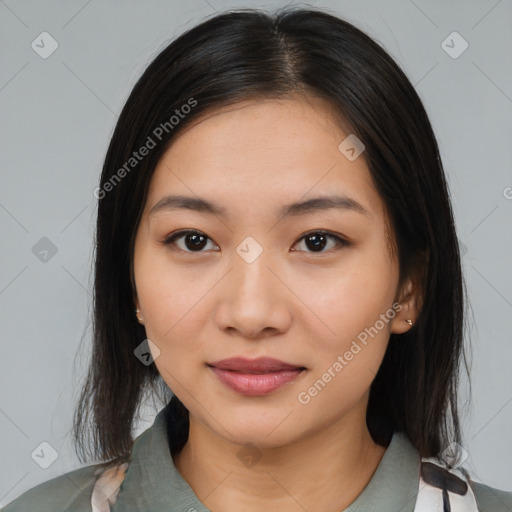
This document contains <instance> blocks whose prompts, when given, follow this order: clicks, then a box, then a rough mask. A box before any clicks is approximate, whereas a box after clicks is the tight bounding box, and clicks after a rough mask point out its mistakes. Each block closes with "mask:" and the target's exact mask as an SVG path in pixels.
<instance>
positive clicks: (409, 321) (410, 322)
mask: <svg viewBox="0 0 512 512" xmlns="http://www.w3.org/2000/svg"><path fill="white" fill-rule="evenodd" d="M404 322H407V323H408V324H409V325H412V320H404Z"/></svg>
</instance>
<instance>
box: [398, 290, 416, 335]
mask: <svg viewBox="0 0 512 512" xmlns="http://www.w3.org/2000/svg"><path fill="white" fill-rule="evenodd" d="M399 304H400V306H401V307H400V309H399V310H398V312H397V314H396V315H395V317H394V318H393V321H392V322H391V332H392V333H394V334H403V333H404V332H407V331H409V330H410V329H411V327H412V326H413V325H414V323H415V321H416V318H417V316H418V310H417V297H416V290H415V288H414V286H413V284H412V281H411V280H407V282H406V284H405V287H404V289H403V293H402V300H401V301H399Z"/></svg>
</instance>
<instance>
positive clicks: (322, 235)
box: [299, 230, 350, 253]
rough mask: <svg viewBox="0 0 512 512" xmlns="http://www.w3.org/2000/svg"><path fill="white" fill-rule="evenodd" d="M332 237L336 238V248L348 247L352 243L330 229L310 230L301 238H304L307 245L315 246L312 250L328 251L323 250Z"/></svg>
mask: <svg viewBox="0 0 512 512" xmlns="http://www.w3.org/2000/svg"><path fill="white" fill-rule="evenodd" d="M328 239H331V240H334V247H333V248H334V249H339V248H341V247H348V246H349V245H350V243H349V242H348V241H347V240H345V239H344V238H341V237H340V236H338V235H335V234H334V233H330V232H329V231H324V230H318V231H310V232H309V233H306V234H305V235H303V236H302V237H301V238H300V239H299V241H300V240H304V243H305V244H306V247H309V248H313V249H314V250H313V251H312V252H317V253H318V252H322V253H323V252H327V251H323V249H324V248H325V246H326V245H327V240H328Z"/></svg>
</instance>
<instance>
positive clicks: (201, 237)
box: [163, 230, 209, 252]
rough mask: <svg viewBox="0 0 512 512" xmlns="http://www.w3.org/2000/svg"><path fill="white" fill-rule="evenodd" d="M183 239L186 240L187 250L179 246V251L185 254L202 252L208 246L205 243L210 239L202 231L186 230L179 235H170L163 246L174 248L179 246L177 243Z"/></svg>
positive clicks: (179, 232)
mask: <svg viewBox="0 0 512 512" xmlns="http://www.w3.org/2000/svg"><path fill="white" fill-rule="evenodd" d="M181 238H184V239H185V248H183V247H179V246H178V249H180V250H182V251H184V252H202V251H201V249H203V248H204V246H205V245H206V244H205V241H206V240H209V238H208V237H207V236H206V235H205V234H204V233H201V231H195V230H186V231H178V232H177V233H174V234H172V235H170V236H169V237H167V238H166V239H165V240H164V241H163V244H164V245H172V246H174V245H177V243H176V241H177V240H178V239H181ZM188 248H191V250H190V251H189V250H187V249H188Z"/></svg>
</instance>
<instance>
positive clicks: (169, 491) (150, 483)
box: [115, 408, 421, 512]
mask: <svg viewBox="0 0 512 512" xmlns="http://www.w3.org/2000/svg"><path fill="white" fill-rule="evenodd" d="M420 464H421V457H420V455H419V453H418V451H417V450H416V449H415V448H414V446H413V445H412V444H411V442H410V441H409V439H408V438H407V437H406V436H405V434H403V433H400V432H395V433H394V434H393V437H392V438H391V442H390V444H389V446H388V448H387V450H386V452H385V453H384V456H383V457H382V459H381V461H380V463H379V466H378V467H377V469H376V471H375V473H374V474H373V476H372V478H371V480H370V481H369V482H368V484H367V485H366V487H365V488H364V489H363V491H362V492H361V494H359V496H358V497H357V498H356V499H355V501H353V502H352V504H351V505H350V506H349V507H348V508H346V509H344V511H343V512H367V511H368V510H379V512H396V511H400V512H413V510H414V505H415V502H416V498H417V494H418V486H419V478H420ZM115 509H116V510H123V511H125V512H135V511H139V510H151V511H152V512H164V511H165V512H188V511H189V510H190V511H195V512H210V511H209V509H208V508H206V507H205V506H204V505H203V504H202V503H201V501H199V498H198V497H197V496H196V494H195V493H194V491H193V490H192V488H191V487H190V486H189V484H188V483H187V482H186V480H185V479H184V478H183V476H182V475H181V473H180V472H179V471H178V469H177V468H176V466H175V465H174V462H173V459H172V457H171V454H170V451H169V444H168V441H167V426H166V419H165V408H164V409H162V410H161V411H160V412H159V413H158V414H157V415H156V417H155V420H154V423H153V425H152V426H151V427H150V428H148V429H147V430H145V431H144V432H142V434H140V435H139V436H138V437H137V438H136V440H135V443H134V446H133V450H132V455H131V459H130V466H129V468H128V470H127V472H126V477H125V480H124V482H123V485H122V486H121V491H120V493H119V496H118V499H117V502H116V505H115Z"/></svg>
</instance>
